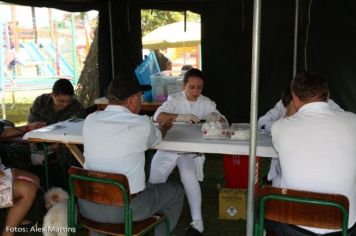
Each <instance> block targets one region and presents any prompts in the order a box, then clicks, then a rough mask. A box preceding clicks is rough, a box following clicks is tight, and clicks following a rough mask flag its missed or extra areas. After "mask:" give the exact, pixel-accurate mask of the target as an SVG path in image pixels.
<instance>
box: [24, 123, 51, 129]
mask: <svg viewBox="0 0 356 236" xmlns="http://www.w3.org/2000/svg"><path fill="white" fill-rule="evenodd" d="M46 125H47V124H46V122H41V121H37V122H33V123H31V124H28V129H29V130H34V129H39V128H42V127H44V126H46Z"/></svg>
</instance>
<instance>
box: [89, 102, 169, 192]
mask: <svg viewBox="0 0 356 236" xmlns="http://www.w3.org/2000/svg"><path fill="white" fill-rule="evenodd" d="M83 138H84V156H85V163H84V167H85V168H86V169H90V170H97V171H105V172H112V173H121V174H125V175H126V176H127V178H128V180H129V185H130V191H131V193H137V192H140V191H142V190H143V189H144V188H145V171H144V166H145V154H144V151H145V150H147V149H148V148H149V147H151V146H154V145H156V144H158V143H159V142H160V141H161V138H162V136H161V132H160V130H159V129H158V128H157V127H155V126H154V125H153V123H152V121H151V120H150V118H149V117H148V116H142V115H137V114H133V113H132V112H130V111H129V110H128V109H127V108H125V107H123V106H117V105H109V106H107V108H106V109H105V110H104V111H98V112H95V113H92V114H90V115H89V116H88V117H87V118H86V119H85V121H84V127H83Z"/></svg>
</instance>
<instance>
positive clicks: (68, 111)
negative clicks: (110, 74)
mask: <svg viewBox="0 0 356 236" xmlns="http://www.w3.org/2000/svg"><path fill="white" fill-rule="evenodd" d="M73 97H74V89H73V85H72V84H71V82H70V81H69V80H67V79H58V80H57V81H56V82H55V83H54V85H53V88H52V93H48V94H47V93H46V94H42V95H40V96H38V97H37V98H36V99H35V101H34V102H33V104H32V106H31V108H30V114H29V115H28V117H27V121H28V122H29V123H31V122H35V121H43V122H46V123H47V125H51V124H54V123H57V122H59V121H64V120H67V119H69V118H71V117H73V116H75V117H78V118H84V117H85V109H84V107H83V105H82V104H81V103H80V102H78V100H76V99H75V98H73Z"/></svg>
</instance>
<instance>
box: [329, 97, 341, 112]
mask: <svg viewBox="0 0 356 236" xmlns="http://www.w3.org/2000/svg"><path fill="white" fill-rule="evenodd" d="M327 102H328V104H329V106H330V109H331V110H333V111H344V109H342V108H341V107H340V106H339V105H338V104H337V103H336V102H334V101H333V100H332V99H328V101H327Z"/></svg>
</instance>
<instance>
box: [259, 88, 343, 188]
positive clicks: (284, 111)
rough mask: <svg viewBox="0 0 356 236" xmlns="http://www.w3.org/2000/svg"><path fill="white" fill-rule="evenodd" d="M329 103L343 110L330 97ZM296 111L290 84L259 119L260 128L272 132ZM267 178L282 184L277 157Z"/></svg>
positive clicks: (264, 132)
mask: <svg viewBox="0 0 356 236" xmlns="http://www.w3.org/2000/svg"><path fill="white" fill-rule="evenodd" d="M327 103H328V104H329V106H330V108H331V110H334V111H343V109H342V108H341V107H340V106H339V105H337V104H336V103H335V102H334V101H333V100H331V99H328V100H327ZM296 112H297V110H296V108H295V106H294V102H293V100H292V93H291V90H290V86H288V87H287V88H285V89H284V90H283V91H282V95H281V100H279V101H278V102H277V103H276V105H275V106H274V107H273V108H272V109H271V110H269V111H268V112H267V113H266V114H265V115H263V116H261V117H260V118H259V119H258V124H257V125H258V128H259V129H260V132H261V133H263V134H271V128H272V125H273V124H274V122H276V121H277V120H279V119H280V118H282V117H286V116H291V115H293V114H294V113H296ZM267 179H268V180H269V181H272V185H273V186H274V187H279V186H280V185H281V166H280V164H279V161H278V159H277V158H272V160H271V165H270V168H269V171H268V175H267Z"/></svg>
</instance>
